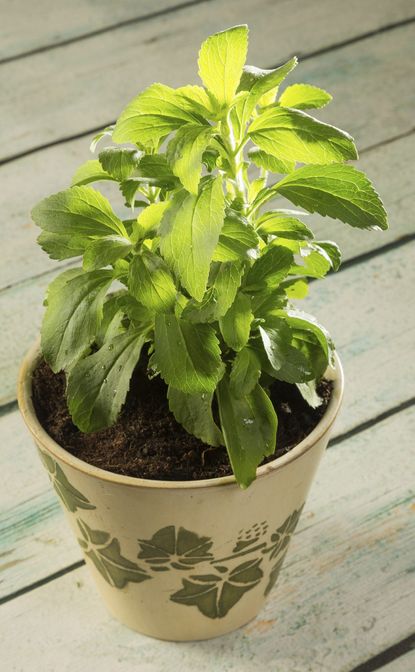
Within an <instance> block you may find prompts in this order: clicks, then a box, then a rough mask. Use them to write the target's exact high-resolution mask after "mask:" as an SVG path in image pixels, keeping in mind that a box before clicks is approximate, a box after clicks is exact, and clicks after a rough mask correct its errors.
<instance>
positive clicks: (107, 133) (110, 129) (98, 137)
mask: <svg viewBox="0 0 415 672" xmlns="http://www.w3.org/2000/svg"><path fill="white" fill-rule="evenodd" d="M114 128H115V124H111V125H110V126H107V127H106V128H104V129H103V130H102V131H100V132H99V133H97V134H96V135H95V136H94V137H93V138H92V142H91V144H90V146H89V149H90V150H91V152H95V150H96V148H97V145H98V143H99V142H100V140H102V138H106V137H109V138H110V137H111V136H112V132H113V130H114Z"/></svg>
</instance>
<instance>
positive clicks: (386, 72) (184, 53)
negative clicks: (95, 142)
mask: <svg viewBox="0 0 415 672" xmlns="http://www.w3.org/2000/svg"><path fill="white" fill-rule="evenodd" d="M299 4H301V7H302V12H301V21H300V22H299V21H298V16H299V14H298V12H295V11H293V4H292V3H289V14H288V15H287V16H286V17H285V18H286V20H285V22H284V23H282V17H281V13H280V9H281V8H280V3H268V4H267V9H266V11H265V10H264V11H262V12H261V11H258V8H257V4H256V3H252V2H251V1H250V0H244V2H243V7H241V2H240V0H229V1H226V2H225V1H223V2H218V0H215V1H214V2H212V3H207V4H202V5H198V6H195V7H190V8H188V9H187V10H186V11H185V12H184V11H182V12H175V13H173V14H170V15H169V16H168V17H161V18H160V19H158V20H157V21H156V22H152V21H149V22H145V23H137V24H134V25H130V26H125V27H123V28H120V29H119V30H116V31H111V32H108V33H104V34H102V35H97V36H96V37H91V38H90V39H88V40H82V41H80V42H77V43H73V44H68V45H67V46H65V47H62V48H60V49H56V50H55V51H54V53H53V56H52V57H51V55H50V54H49V53H48V52H46V53H39V54H36V55H34V56H32V57H31V58H30V61H29V62H27V61H26V59H20V60H17V61H14V62H10V63H6V64H4V65H3V66H2V67H1V68H0V89H1V90H2V92H3V96H2V105H1V114H2V115H4V118H5V119H13V124H12V125H10V124H4V125H2V127H1V128H0V158H2V159H5V158H7V157H10V156H15V155H16V154H19V153H21V152H26V151H30V150H32V149H33V148H35V147H39V146H42V145H43V144H45V143H51V142H55V141H57V140H60V139H62V136H64V137H71V136H73V135H74V134H79V133H83V132H85V131H88V129H91V128H95V127H100V126H105V125H107V124H108V123H110V122H111V121H112V120H113V119H115V118H116V116H117V115H118V114H119V112H120V109H121V108H122V107H123V106H124V105H125V104H126V103H127V102H128V101H129V100H130V99H131V97H132V96H133V95H134V94H135V93H136V92H137V89H141V88H143V87H145V86H147V85H148V84H150V83H152V82H153V81H162V82H165V83H166V84H172V85H178V84H183V83H188V82H189V81H190V82H192V81H196V77H197V75H196V72H197V68H196V55H197V52H198V49H199V46H200V42H201V41H202V39H203V38H204V37H205V36H206V35H208V34H209V33H211V32H213V31H214V30H217V29H221V28H223V27H224V26H227V25H232V24H233V23H234V22H235V17H236V16H237V17H238V19H239V20H240V21H246V22H247V23H249V25H250V28H251V46H250V52H249V60H250V61H252V62H254V63H256V64H257V65H261V66H264V67H267V66H272V65H273V64H275V63H278V62H280V61H281V60H282V59H284V58H286V57H287V56H288V55H289V54H290V53H291V52H292V51H293V50H295V49H296V48H298V46H300V47H301V50H302V52H303V53H304V52H305V53H307V52H309V51H314V50H315V49H319V48H321V47H322V46H325V44H327V38H329V40H330V42H329V43H330V44H333V43H335V42H336V38H335V36H334V35H333V26H334V25H336V26H337V31H336V32H337V41H338V40H339V39H344V38H346V39H348V38H350V37H353V36H356V35H359V22H357V21H356V11H354V12H350V11H349V9H348V7H349V4H350V3H344V2H342V1H341V0H336V2H335V3H334V2H330V3H327V2H326V3H325V12H326V11H327V6H328V4H330V12H331V13H332V14H331V16H333V13H334V12H336V11H337V12H338V14H339V15H341V20H337V17H336V21H335V22H333V21H330V22H329V23H327V21H326V22H323V23H322V29H321V26H320V23H319V22H318V14H319V12H318V9H319V8H318V7H316V3H299ZM354 4H355V3H354ZM372 4H373V3H372ZM214 6H216V7H217V10H218V11H213V8H214ZM286 7H287V11H288V5H286ZM219 10H220V11H219ZM364 14H366V9H365V12H364ZM311 19H312V24H313V25H314V26H315V29H312V30H310V24H311ZM278 25H284V30H281V31H278V40H277V41H276V38H275V34H276V33H275V31H276V27H277V26H278ZM329 27H330V30H328V29H329ZM340 27H341V30H342V37H340V36H339V34H338V33H339V30H340ZM345 27H347V32H346V31H345ZM324 30H326V32H327V35H326V39H325V40H324V39H323V40H322V31H324ZM396 31H398V32H396ZM413 38H414V25H413V24H409V25H406V26H402V27H400V28H397V29H396V30H394V31H389V32H386V33H383V34H379V35H378V36H377V37H376V39H374V40H371V39H368V40H363V41H361V42H359V43H358V44H351V45H349V46H348V47H344V48H343V49H339V50H337V51H334V52H331V53H329V54H324V55H322V56H321V58H318V59H313V60H310V61H308V62H306V63H304V64H303V66H302V69H301V78H302V79H303V80H306V81H308V80H311V81H313V82H314V83H316V84H321V85H325V86H326V87H327V88H328V89H329V90H331V89H332V90H333V93H334V94H337V91H338V88H339V87H340V86H345V88H346V91H347V92H348V101H347V103H348V104H347V105H344V99H343V102H342V103H341V105H343V114H342V113H341V111H340V110H339V109H337V105H338V104H335V105H333V114H335V115H336V116H335V119H336V122H337V123H338V125H339V126H340V127H342V126H346V127H349V126H350V122H354V126H355V127H354V128H353V123H352V127H351V128H350V130H351V131H352V132H354V133H355V135H356V137H357V140H358V141H359V143H362V144H363V145H364V144H367V134H368V133H369V129H370V143H371V144H373V143H377V142H381V141H383V140H385V139H386V138H388V137H390V136H391V135H395V134H396V131H397V129H398V132H403V131H407V130H409V129H410V128H413V123H414V122H413V103H414V92H413V90H412V87H410V86H407V81H408V79H409V78H410V77H411V74H412V62H413V59H414V50H415V46H414V45H415V41H414V39H413ZM402 54H405V58H402ZM144 62H145V67H140V64H141V63H144ZM369 64H370V66H371V70H372V76H369V75H368V73H367V67H368V66H369ZM33 73H36V76H33ZM398 75H399V76H398ZM386 92H387V95H386ZM367 100H369V101H371V105H372V108H371V109H372V114H371V115H370V116H368V115H363V114H362V107H364V106H365V105H366V101H367ZM351 101H353V104H352V106H351ZM351 107H352V109H351ZM28 111H30V116H29V115H28ZM339 112H340V114H339ZM351 112H352V113H351Z"/></svg>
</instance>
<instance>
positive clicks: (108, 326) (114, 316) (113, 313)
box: [94, 290, 126, 348]
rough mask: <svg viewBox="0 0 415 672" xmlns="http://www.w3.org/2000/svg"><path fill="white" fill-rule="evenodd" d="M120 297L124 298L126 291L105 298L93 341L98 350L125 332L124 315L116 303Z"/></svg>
mask: <svg viewBox="0 0 415 672" xmlns="http://www.w3.org/2000/svg"><path fill="white" fill-rule="evenodd" d="M121 296H126V290H119V291H118V292H114V293H113V294H110V295H108V296H106V298H105V301H104V305H103V310H102V320H101V324H100V326H99V330H98V332H97V334H96V336H95V339H94V342H95V345H97V346H98V347H99V348H100V347H101V346H102V345H103V344H104V343H106V342H107V341H112V339H113V338H115V336H118V335H119V334H123V333H124V332H125V331H126V327H125V324H124V322H125V314H124V311H123V310H121V309H120V305H119V303H118V302H119V299H120V297H121Z"/></svg>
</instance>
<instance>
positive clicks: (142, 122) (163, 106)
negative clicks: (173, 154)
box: [112, 84, 200, 148]
mask: <svg viewBox="0 0 415 672" xmlns="http://www.w3.org/2000/svg"><path fill="white" fill-rule="evenodd" d="M198 121H200V117H199V116H198V115H196V114H194V113H193V112H192V106H191V103H190V102H189V101H187V100H186V99H185V98H184V97H183V96H182V95H180V93H177V91H175V90H174V89H172V88H170V87H169V86H165V85H164V84H152V85H151V86H149V87H148V88H147V89H145V91H143V92H142V93H140V94H139V95H138V96H136V97H135V98H134V99H133V100H132V101H131V102H130V103H129V104H128V105H127V107H126V108H125V110H124V111H123V112H122V113H121V115H120V117H119V118H118V121H117V123H116V125H115V129H114V131H113V134H112V139H113V141H114V142H117V143H123V142H135V143H136V144H138V145H139V146H145V147H149V148H155V147H157V146H158V144H159V142H160V140H163V138H165V137H167V135H169V134H170V133H171V132H172V131H175V130H177V129H178V128H180V126H182V125H183V124H185V123H189V122H190V123H194V122H196V123H197V122H198Z"/></svg>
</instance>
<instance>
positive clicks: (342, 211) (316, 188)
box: [274, 165, 388, 230]
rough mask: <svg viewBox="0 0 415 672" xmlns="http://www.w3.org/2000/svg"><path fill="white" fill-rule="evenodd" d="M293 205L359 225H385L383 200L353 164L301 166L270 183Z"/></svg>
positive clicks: (381, 227) (374, 227)
mask: <svg viewBox="0 0 415 672" xmlns="http://www.w3.org/2000/svg"><path fill="white" fill-rule="evenodd" d="M274 191H275V192H278V193H280V194H282V195H283V196H285V197H286V198H288V200H289V201H291V202H292V203H294V204H295V205H299V206H300V207H302V208H304V209H305V210H308V212H318V213H319V214H320V215H323V216H324V217H325V216H328V217H332V218H333V219H340V220H341V221H342V222H345V223H346V224H350V225H351V226H356V227H358V228H359V229H382V230H385V229H387V228H388V223H387V217H386V212H385V209H384V207H383V203H382V201H381V200H380V198H379V196H378V194H377V193H376V191H375V190H374V188H373V186H372V184H371V182H370V181H369V180H368V178H367V177H366V175H364V174H363V173H361V172H360V171H359V170H356V168H354V167H353V166H343V165H337V166H304V167H303V168H299V169H298V170H296V171H294V173H292V174H291V175H287V177H284V179H282V180H281V182H278V183H277V184H276V185H274Z"/></svg>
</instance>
